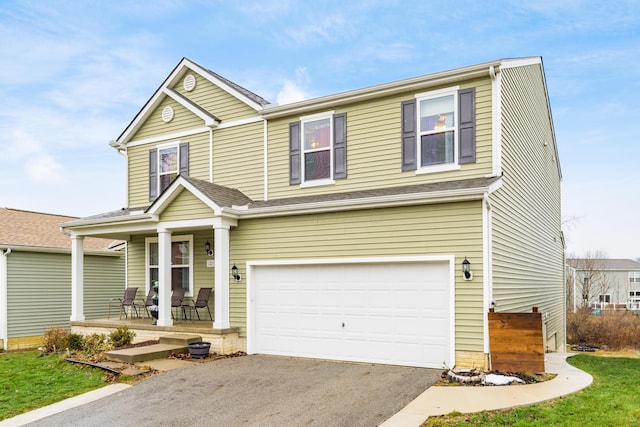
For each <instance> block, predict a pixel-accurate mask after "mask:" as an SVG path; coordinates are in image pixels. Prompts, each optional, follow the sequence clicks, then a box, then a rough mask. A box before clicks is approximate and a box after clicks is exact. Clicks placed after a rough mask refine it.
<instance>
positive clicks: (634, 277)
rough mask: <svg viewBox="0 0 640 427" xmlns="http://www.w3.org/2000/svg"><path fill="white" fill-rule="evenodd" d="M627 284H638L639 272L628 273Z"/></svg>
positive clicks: (639, 281) (639, 280)
mask: <svg viewBox="0 0 640 427" xmlns="http://www.w3.org/2000/svg"><path fill="white" fill-rule="evenodd" d="M629 283H640V271H630V272H629Z"/></svg>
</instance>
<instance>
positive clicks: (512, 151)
mask: <svg viewBox="0 0 640 427" xmlns="http://www.w3.org/2000/svg"><path fill="white" fill-rule="evenodd" d="M501 72H502V85H503V96H502V115H503V116H502V122H503V128H502V168H503V170H504V178H503V185H502V188H500V189H499V190H498V191H497V192H496V193H495V194H494V195H492V208H493V211H492V212H493V214H492V215H493V235H492V239H493V249H494V257H493V299H494V300H495V301H496V302H497V307H496V309H497V311H530V310H531V307H532V306H538V307H539V310H540V312H542V313H543V318H544V319H545V321H546V330H545V333H546V335H547V337H549V338H551V336H552V335H553V334H554V333H555V334H557V337H558V343H562V342H564V325H563V320H562V319H563V313H564V268H563V264H564V256H563V247H562V240H561V236H560V226H561V212H560V176H559V168H558V165H557V162H558V159H556V158H555V153H556V151H555V147H554V146H553V144H554V139H553V134H552V127H551V122H550V117H549V114H548V110H547V100H546V97H545V88H544V81H543V76H542V72H541V68H540V66H538V65H532V66H526V67H518V68H507V69H503V70H502V71H501ZM545 142H546V144H547V145H546V146H545Z"/></svg>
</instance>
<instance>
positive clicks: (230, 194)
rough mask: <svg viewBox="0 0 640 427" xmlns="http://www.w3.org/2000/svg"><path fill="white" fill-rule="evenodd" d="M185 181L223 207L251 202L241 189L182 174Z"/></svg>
mask: <svg viewBox="0 0 640 427" xmlns="http://www.w3.org/2000/svg"><path fill="white" fill-rule="evenodd" d="M182 177H183V178H184V179H185V181H187V182H189V183H190V184H191V185H193V186H194V187H196V188H197V189H198V190H199V191H201V192H202V193H203V194H204V195H205V196H207V197H208V198H209V199H210V200H211V201H212V202H214V203H215V204H216V205H218V206H220V207H221V208H223V207H231V206H234V205H235V206H244V205H247V204H249V203H251V199H250V198H249V197H247V195H245V194H244V193H243V192H242V191H240V190H238V189H236V188H229V187H225V186H222V185H218V184H212V183H210V182H209V181H203V180H201V179H196V178H191V177H190V176H186V175H182Z"/></svg>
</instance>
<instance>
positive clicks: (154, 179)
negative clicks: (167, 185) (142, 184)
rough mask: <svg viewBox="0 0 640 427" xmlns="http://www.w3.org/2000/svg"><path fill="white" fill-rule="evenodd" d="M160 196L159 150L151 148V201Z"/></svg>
mask: <svg viewBox="0 0 640 427" xmlns="http://www.w3.org/2000/svg"><path fill="white" fill-rule="evenodd" d="M156 197H158V150H157V149H155V148H154V149H153V150H149V201H154V200H155V199H156Z"/></svg>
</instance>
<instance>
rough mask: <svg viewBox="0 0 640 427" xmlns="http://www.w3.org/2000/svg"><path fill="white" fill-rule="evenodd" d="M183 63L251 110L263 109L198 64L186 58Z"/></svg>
mask: <svg viewBox="0 0 640 427" xmlns="http://www.w3.org/2000/svg"><path fill="white" fill-rule="evenodd" d="M184 61H185V64H186V66H187V67H188V68H190V69H191V70H193V71H195V72H196V73H198V74H200V76H202V77H204V78H205V79H207V80H209V81H210V82H211V83H213V84H214V85H216V86H218V87H219V88H220V89H222V90H224V91H225V92H227V93H228V94H229V95H231V96H233V97H235V98H237V99H238V100H240V101H242V102H244V103H245V104H247V105H248V106H249V107H251V108H253V109H254V110H256V111H261V110H262V109H263V108H264V107H263V106H262V105H260V104H258V103H256V102H254V101H253V100H251V99H249V98H247V97H246V96H244V95H243V94H242V93H240V92H238V91H237V90H235V89H234V88H232V87H231V86H229V85H228V84H226V83H225V82H223V81H222V80H219V79H217V78H216V77H215V76H214V75H212V74H211V73H210V72H209V71H208V70H205V69H204V68H202V67H200V66H199V65H198V64H196V63H194V62H191V61H189V60H188V59H186V58H185V60H184Z"/></svg>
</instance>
